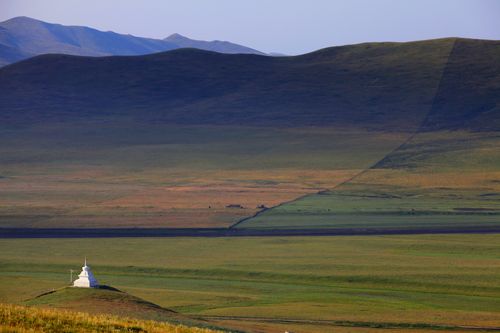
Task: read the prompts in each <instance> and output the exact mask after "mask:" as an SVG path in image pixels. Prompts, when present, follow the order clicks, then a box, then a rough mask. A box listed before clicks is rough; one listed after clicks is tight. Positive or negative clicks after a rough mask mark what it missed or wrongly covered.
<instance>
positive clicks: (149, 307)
mask: <svg viewBox="0 0 500 333" xmlns="http://www.w3.org/2000/svg"><path fill="white" fill-rule="evenodd" d="M25 305H29V306H37V307H45V308H47V307H48V308H54V309H61V310H69V311H76V312H85V313H89V314H93V315H99V314H101V315H102V314H106V315H113V316H119V317H126V318H135V319H139V320H155V321H163V322H169V323H171V324H176V325H180V324H182V325H187V326H198V327H207V326H209V323H207V322H204V321H199V320H195V319H192V318H189V317H187V316H184V315H181V314H179V313H177V312H174V311H171V310H168V309H164V308H162V307H160V306H158V305H156V304H153V303H150V302H148V301H145V300H143V299H140V298H138V297H135V296H132V295H130V294H127V293H125V292H122V291H120V290H117V289H114V288H111V287H106V286H101V287H99V288H97V289H94V288H73V287H66V288H62V289H58V290H55V291H53V292H48V293H45V294H42V295H39V296H37V297H35V298H33V299H31V300H28V301H26V302H25Z"/></svg>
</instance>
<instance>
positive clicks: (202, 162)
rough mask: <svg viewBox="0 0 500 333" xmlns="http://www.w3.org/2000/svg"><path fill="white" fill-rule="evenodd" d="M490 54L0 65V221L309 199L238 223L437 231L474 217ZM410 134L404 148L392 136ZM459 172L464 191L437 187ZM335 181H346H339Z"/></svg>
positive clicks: (251, 207)
mask: <svg viewBox="0 0 500 333" xmlns="http://www.w3.org/2000/svg"><path fill="white" fill-rule="evenodd" d="M499 45H500V43H499V42H493V41H478V40H464V39H442V40H432V41H422V42H412V43H373V44H360V45H351V46H343V47H334V48H328V49H324V50H319V51H317V52H313V53H311V54H306V55H303V56H297V57H283V58H279V57H263V56H257V55H228V54H219V53H213V52H206V51H200V50H195V49H182V50H174V51H170V52H165V53H160V54H154V55H148V56H134V57H104V58H88V57H74V56H66V55H46V56H39V57H35V58H32V59H29V60H26V61H22V62H20V63H17V64H14V65H11V66H7V67H5V68H2V69H0V89H1V91H4V92H8V93H4V94H0V115H1V116H2V123H1V124H0V128H1V129H2V130H1V131H0V165H1V166H2V168H1V169H0V183H1V185H2V186H1V187H0V226H2V227H63V226H64V227H98V228H101V227H132V226H134V227H136V226H144V227H225V226H226V227H227V226H230V225H232V224H234V223H235V222H237V221H238V220H240V219H242V218H245V217H248V216H252V215H254V214H255V213H257V212H258V211H259V210H261V209H262V207H273V206H276V205H279V204H280V203H283V202H289V201H291V200H294V199H296V198H299V197H302V196H303V195H307V194H312V193H317V192H320V191H321V193H322V194H321V195H318V196H308V197H307V198H304V200H301V201H297V202H295V201H294V203H293V204H294V205H295V206H293V205H291V206H290V205H281V206H280V207H279V208H278V209H272V210H268V211H266V213H265V214H262V215H261V216H259V218H264V217H265V220H262V219H260V220H259V219H257V220H252V223H245V224H242V225H241V226H240V227H262V225H261V222H259V221H264V223H266V226H269V227H278V226H279V227H289V225H286V223H292V222H293V223H292V225H295V226H301V227H303V226H304V222H308V224H306V225H305V226H308V227H309V226H315V224H316V225H319V226H325V225H327V226H339V225H340V224H342V223H343V224H344V225H346V226H351V227H352V226H353V224H352V223H353V222H354V224H355V225H358V226H359V225H361V226H363V223H364V221H365V220H366V217H367V216H368V215H370V214H372V213H374V212H375V213H376V214H375V216H374V217H373V218H374V219H375V220H380V219H382V220H383V221H386V220H387V215H391V217H390V218H391V219H393V220H395V221H396V222H395V223H396V224H398V223H400V222H401V221H404V222H405V223H406V222H407V221H408V220H412V219H413V220H415V219H418V220H419V221H420V222H422V223H424V222H425V221H424V220H433V219H437V222H439V223H438V224H440V223H445V222H446V223H445V224H446V225H449V223H451V222H455V221H456V219H462V222H460V223H463V224H468V223H469V220H468V219H469V217H470V216H469V215H471V214H472V213H474V214H473V217H474V218H476V217H477V218H480V219H481V221H482V223H483V222H484V223H485V224H481V225H489V224H490V222H491V220H495V219H496V217H497V215H496V214H497V213H496V211H495V210H494V209H493V208H494V206H495V205H498V202H497V201H495V198H497V196H496V193H497V192H498V190H497V184H498V181H500V179H499V178H498V175H497V170H498V163H497V158H496V156H498V151H497V150H496V148H495V147H496V145H497V142H498V140H497V138H496V134H495V133H497V130H498V129H499V128H498V126H499V122H498V119H500V113H499V112H498V109H497V108H496V106H495V105H498V101H499V96H500V94H499V93H498V92H499V82H500V69H499V67H498V65H497V64H496V62H495V59H496V57H495V56H496V55H497V54H500V52H499V51H498V50H499ZM417 130H418V132H419V135H417V136H415V137H413V140H417V141H416V142H418V144H416V145H414V144H413V143H412V142H413V141H412V140H410V141H408V142H406V141H407V140H408V139H409V138H411V136H412V134H414V133H415V131H417ZM449 130H453V132H449V133H448V131H449ZM426 132H430V134H429V136H425V133H426ZM457 133H459V134H457ZM474 133H476V134H474ZM421 135H424V136H421ZM405 142H406V144H403V143H405ZM398 147H399V149H398ZM391 152H392V153H391ZM380 161H381V162H380ZM471 163H472V164H471ZM429 165H433V166H434V167H433V168H430V167H429ZM486 166H487V168H488V170H485V167H486ZM466 167H467V170H469V171H470V177H471V178H470V179H474V180H475V181H477V183H474V182H473V181H471V182H469V183H467V184H464V185H460V186H461V187H460V186H457V185H454V184H453V182H455V180H456V179H459V178H460V176H461V172H463V170H465V169H463V170H462V171H460V168H466ZM366 169H370V171H369V172H364V173H363V170H366ZM438 171H439V172H440V173H439V174H437V172H438ZM442 171H443V172H442ZM444 171H445V172H446V174H445V172H444ZM469 171H468V172H469ZM360 173H363V174H365V177H368V178H369V179H367V178H360V177H359V176H358V177H355V176H356V175H358V174H360ZM396 175H397V176H398V177H399V178H398V177H396ZM417 176H418V179H419V181H420V183H412V184H409V185H411V186H409V185H408V182H409V181H408V179H413V178H414V177H417ZM353 177H355V178H354V180H355V181H357V182H358V183H363V184H361V185H360V184H354V183H353V181H351V182H347V183H346V184H344V185H342V186H339V184H343V183H345V182H346V181H347V180H349V179H351V178H353ZM437 179H439V180H440V181H439V182H436V180H437ZM388 182H391V183H390V184H389V183H388ZM351 184H354V185H352V186H351ZM429 184H430V185H429ZM459 187H460V188H459ZM332 189H335V191H331V192H330V191H326V190H332ZM367 193H369V195H370V200H367V195H368V194H367ZM457 197H459V198H461V200H460V201H457V200H456V199H457ZM352 198H356V200H355V201H353V200H351V199H352ZM401 198H405V199H404V200H403V199H401ZM346 200H349V202H350V205H349V206H346V205H345V201H346ZM438 201H439V204H433V202H438ZM353 202H356V203H357V205H356V204H353ZM235 207H236V208H235ZM259 207H260V208H259ZM339 207H340V208H341V209H340V210H338V209H339ZM464 209H465V211H464ZM471 209H472V210H471ZM492 209H493V210H492ZM415 211H417V213H418V214H417V213H415ZM359 212H362V214H358V213H359ZM379 213H380V214H379ZM413 213H415V214H413ZM290 214H292V215H291V216H290ZM336 214H337V215H338V214H341V215H342V214H343V215H342V219H343V221H344V222H342V221H341V220H339V217H338V216H337V215H336ZM384 214H385V215H384ZM409 215H411V216H410V217H408V216H409ZM370 216H373V215H370ZM270 217H272V220H273V221H274V222H276V223H274V222H272V223H271V222H266V221H269V218H270ZM291 217H293V218H291ZM444 220H446V221H444ZM283 221H285V222H286V223H285V225H283ZM294 221H295V222H294ZM297 221H298V222H297ZM315 221H319V222H318V223H316V222H315ZM248 222H250V221H248ZM431 222H432V221H431ZM475 222H478V221H475ZM297 223H298V224H297ZM425 223H427V222H425ZM425 223H424V224H425Z"/></svg>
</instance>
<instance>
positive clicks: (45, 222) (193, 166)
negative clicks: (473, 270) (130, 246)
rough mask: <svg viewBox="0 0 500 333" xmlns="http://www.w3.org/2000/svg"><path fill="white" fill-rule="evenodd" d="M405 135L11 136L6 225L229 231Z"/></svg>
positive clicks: (45, 130) (106, 128)
mask: <svg viewBox="0 0 500 333" xmlns="http://www.w3.org/2000/svg"><path fill="white" fill-rule="evenodd" d="M131 133H133V134H131ZM408 135H409V134H407V133H390V132H387V133H386V132H380V131H367V130H362V129H355V128H351V129H349V128H343V129H340V128H317V127H308V128H281V129H272V128H258V127H235V126H173V125H154V124H150V125H143V126H137V124H133V123H114V124H100V123H93V122H87V123H83V124H82V123H76V124H75V123H67V124H59V125H57V126H56V125H53V126H48V125H38V126H29V127H24V128H14V129H5V130H2V131H0V176H1V177H0V226H2V227H121V226H128V227H130V226H146V227H147V226H156V227H214V226H228V225H230V224H232V223H234V222H236V221H237V220H238V219H240V218H243V217H245V216H249V215H252V214H254V213H255V212H257V210H258V209H257V206H258V205H266V206H268V207H270V206H274V205H277V204H279V203H280V202H283V201H289V200H292V199H294V198H296V197H299V196H301V195H304V194H307V193H313V192H316V191H319V190H321V189H327V188H331V187H333V186H335V185H336V184H338V183H339V182H342V181H344V180H345V179H347V178H349V177H352V176H353V175H354V174H356V173H358V172H360V171H361V170H362V169H364V168H367V167H368V166H369V165H371V164H373V163H375V162H376V161H378V160H380V159H381V158H382V157H383V156H385V155H386V154H387V153H388V152H389V151H391V150H392V149H394V147H396V146H397V145H399V144H400V142H402V141H403V140H404V139H405V138H406V137H407V136H408ZM230 204H240V205H242V206H243V207H244V208H243V209H231V208H226V206H227V205H230Z"/></svg>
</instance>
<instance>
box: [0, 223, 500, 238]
mask: <svg viewBox="0 0 500 333" xmlns="http://www.w3.org/2000/svg"><path fill="white" fill-rule="evenodd" d="M497 233H500V225H497V226H484V225H483V226H472V227H420V228H406V229H405V228H309V229H308V228H302V229H258V228H241V229H228V228H0V239H19V238H135V237H157V238H167V237H214V238H215V237H276V236H283V237H285V236H286V237H288V236H384V235H424V234H497Z"/></svg>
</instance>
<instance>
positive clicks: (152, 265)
mask: <svg viewBox="0 0 500 333" xmlns="http://www.w3.org/2000/svg"><path fill="white" fill-rule="evenodd" d="M139 249H140V251H139ZM82 254H85V255H86V256H87V257H88V258H89V260H90V264H91V266H92V267H93V270H94V272H95V274H96V277H97V278H98V280H99V282H101V283H104V284H107V285H111V286H113V287H116V288H118V289H120V290H123V291H126V292H128V293H130V294H132V295H135V296H138V297H141V298H143V299H145V300H147V301H150V302H153V303H155V304H159V305H161V306H163V307H165V308H169V309H173V310H175V311H178V312H180V313H184V314H190V315H196V316H201V315H203V316H210V318H212V320H214V316H222V317H223V318H220V317H218V319H217V322H218V323H220V324H228V325H231V324H234V325H235V326H234V327H239V328H243V326H245V327H247V328H252V327H253V328H255V327H268V328H269V329H266V330H262V331H265V332H273V330H275V331H276V332H277V331H278V328H279V329H281V328H283V327H284V325H283V324H285V326H287V327H292V328H293V329H295V330H296V331H298V332H300V330H299V328H300V327H304V326H305V327H307V326H310V327H316V329H317V332H320V331H321V328H323V329H324V327H325V326H324V323H323V324H321V323H317V322H315V321H318V320H326V321H329V322H330V324H328V326H326V327H337V326H342V327H344V329H345V326H353V327H354V328H358V329H359V330H360V332H361V331H363V330H365V329H366V330H368V328H369V327H374V325H378V326H380V327H382V328H383V327H385V328H388V327H393V328H392V329H395V330H401V331H404V330H407V329H408V325H410V324H411V325H414V327H416V328H420V329H422V330H434V329H438V328H439V327H441V328H443V327H442V326H446V327H454V326H479V327H497V326H499V323H500V288H499V286H498V281H499V279H500V235H499V234H491V235H470V234H468V235H465V234H464V235H419V236H364V237H361V236H353V237H293V238H285V237H275V238H172V239H155V238H147V239H144V238H142V239H141V238H136V239H131V238H123V239H79V240H71V239H30V240H23V239H13V240H0V283H1V284H2V288H0V301H1V302H15V303H23V302H24V301H26V300H28V299H31V298H33V297H34V296H36V295H37V294H39V293H42V292H43V291H46V290H50V289H51V288H59V287H62V286H64V285H66V284H67V281H68V279H69V269H70V268H72V269H75V270H77V269H78V266H79V260H80V261H81V259H78V258H80V257H81V256H82ZM239 317H246V318H247V319H245V320H242V319H241V318H239ZM249 317H257V318H264V319H263V320H259V319H257V320H256V319H255V318H254V319H252V318H249ZM266 318H267V319H273V320H278V319H282V320H299V321H302V322H301V323H288V325H287V323H286V322H281V323H280V322H276V321H275V322H266V321H265V319H266ZM304 320H310V321H312V324H306V323H305V322H303V321H304ZM271 327H274V328H272V329H271ZM392 329H391V331H392ZM335 330H336V328H335ZM307 331H308V332H314V330H307ZM340 331H342V330H340ZM347 331H349V330H347ZM351 331H352V330H351ZM412 331H413V330H412Z"/></svg>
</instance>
